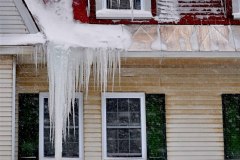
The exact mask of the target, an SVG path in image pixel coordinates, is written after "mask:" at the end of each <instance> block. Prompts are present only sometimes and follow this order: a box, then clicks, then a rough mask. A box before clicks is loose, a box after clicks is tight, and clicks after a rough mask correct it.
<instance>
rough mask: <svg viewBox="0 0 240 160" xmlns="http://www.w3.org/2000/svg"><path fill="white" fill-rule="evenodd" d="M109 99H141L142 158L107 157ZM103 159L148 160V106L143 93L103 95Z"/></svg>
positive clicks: (111, 93) (110, 93) (108, 93)
mask: <svg viewBox="0 0 240 160" xmlns="http://www.w3.org/2000/svg"><path fill="white" fill-rule="evenodd" d="M107 98H140V103H141V139H142V157H107V138H106V137H107V133H106V130H107V125H106V124H107V119H106V99H107ZM101 107H102V109H101V111H102V159H103V160H147V140H146V138H147V136H146V106H145V94H144V93H142V92H105V93H102V104H101Z"/></svg>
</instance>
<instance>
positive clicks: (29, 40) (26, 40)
mask: <svg viewBox="0 0 240 160" xmlns="http://www.w3.org/2000/svg"><path fill="white" fill-rule="evenodd" d="M0 37H1V38H0V46H21V45H35V44H45V42H46V39H45V37H44V35H43V34H42V33H40V32H38V33H35V34H0Z"/></svg>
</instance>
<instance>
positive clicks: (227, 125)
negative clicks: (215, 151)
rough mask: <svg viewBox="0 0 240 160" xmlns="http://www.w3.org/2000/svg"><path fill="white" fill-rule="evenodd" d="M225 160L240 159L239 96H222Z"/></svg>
mask: <svg viewBox="0 0 240 160" xmlns="http://www.w3.org/2000/svg"><path fill="white" fill-rule="evenodd" d="M222 102H223V121H224V122H223V124H224V147H225V159H228V160H231V159H234V160H235V159H240V95H234V94H226V95H222Z"/></svg>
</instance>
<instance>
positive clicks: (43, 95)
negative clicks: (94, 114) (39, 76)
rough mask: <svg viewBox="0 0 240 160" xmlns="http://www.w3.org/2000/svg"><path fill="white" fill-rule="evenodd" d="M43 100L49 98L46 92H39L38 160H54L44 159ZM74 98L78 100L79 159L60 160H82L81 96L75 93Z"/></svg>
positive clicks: (50, 159)
mask: <svg viewBox="0 0 240 160" xmlns="http://www.w3.org/2000/svg"><path fill="white" fill-rule="evenodd" d="M44 98H49V93H48V92H41V93H40V94H39V159H40V160H54V159H55V158H49V157H44V131H43V127H44V119H43V116H44V113H43V111H44V107H43V105H44V103H43V102H44V101H43V100H44ZM76 98H77V99H79V116H78V117H79V121H78V123H79V157H78V158H62V160H79V159H84V146H83V141H84V139H83V95H82V93H76Z"/></svg>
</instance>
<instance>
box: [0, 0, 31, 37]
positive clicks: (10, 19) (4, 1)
mask: <svg viewBox="0 0 240 160" xmlns="http://www.w3.org/2000/svg"><path fill="white" fill-rule="evenodd" d="M25 33H29V31H28V30H27V28H26V26H25V24H24V22H23V19H22V17H21V16H20V13H19V12H18V10H17V8H16V5H15V2H14V0H0V34H25Z"/></svg>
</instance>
